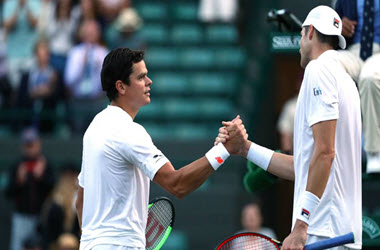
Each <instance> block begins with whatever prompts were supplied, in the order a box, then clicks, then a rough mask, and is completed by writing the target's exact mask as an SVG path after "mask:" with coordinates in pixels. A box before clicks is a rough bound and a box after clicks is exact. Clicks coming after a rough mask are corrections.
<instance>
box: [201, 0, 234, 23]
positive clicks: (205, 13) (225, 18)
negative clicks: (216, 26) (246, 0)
mask: <svg viewBox="0 0 380 250" xmlns="http://www.w3.org/2000/svg"><path fill="white" fill-rule="evenodd" d="M237 9H238V1H237V0H201V1H200V4H199V13H198V14H199V18H200V20H201V21H203V22H207V23H211V22H218V21H219V22H220V21H221V22H226V23H230V22H233V21H234V20H235V18H236V12H237Z"/></svg>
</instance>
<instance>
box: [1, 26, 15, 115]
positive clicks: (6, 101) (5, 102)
mask: <svg viewBox="0 0 380 250" xmlns="http://www.w3.org/2000/svg"><path fill="white" fill-rule="evenodd" d="M4 39H5V38H4V33H3V32H2V31H0V110H1V109H7V108H9V107H10V106H11V104H12V95H13V93H12V86H11V83H10V81H9V77H8V60H7V56H6V47H5V41H4Z"/></svg>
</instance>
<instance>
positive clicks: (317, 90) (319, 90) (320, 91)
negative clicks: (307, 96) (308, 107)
mask: <svg viewBox="0 0 380 250" xmlns="http://www.w3.org/2000/svg"><path fill="white" fill-rule="evenodd" d="M313 94H314V96H317V95H322V90H321V88H320V87H317V88H313Z"/></svg>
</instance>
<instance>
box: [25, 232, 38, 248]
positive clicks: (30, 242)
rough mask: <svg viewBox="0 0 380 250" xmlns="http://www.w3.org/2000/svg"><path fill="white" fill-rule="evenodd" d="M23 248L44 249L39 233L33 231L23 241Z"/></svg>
mask: <svg viewBox="0 0 380 250" xmlns="http://www.w3.org/2000/svg"><path fill="white" fill-rule="evenodd" d="M22 246H23V248H22V249H23V250H42V249H43V243H42V239H41V237H40V235H39V234H37V233H32V234H31V235H29V236H28V237H27V239H26V240H24V241H23V243H22Z"/></svg>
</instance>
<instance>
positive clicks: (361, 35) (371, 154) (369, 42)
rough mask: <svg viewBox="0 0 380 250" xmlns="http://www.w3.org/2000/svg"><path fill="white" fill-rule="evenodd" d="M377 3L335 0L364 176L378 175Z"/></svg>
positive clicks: (379, 15) (379, 40) (379, 81)
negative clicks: (356, 106) (357, 109)
mask: <svg viewBox="0 0 380 250" xmlns="http://www.w3.org/2000/svg"><path fill="white" fill-rule="evenodd" d="M379 5H380V2H379V1H378V0H369V1H344V0H338V1H337V2H336V4H335V9H336V11H337V12H338V14H339V15H340V16H341V17H342V24H343V30H342V35H343V36H345V37H346V39H347V45H348V49H347V50H346V51H341V53H340V60H341V62H342V64H343V66H344V68H345V69H346V70H347V72H348V73H349V74H350V75H351V77H352V78H353V79H354V80H356V81H357V85H358V88H359V92H360V102H361V111H362V117H363V128H364V149H365V151H366V152H367V173H380V108H379V107H380V67H379V65H380V53H379V52H380V6H379Z"/></svg>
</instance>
